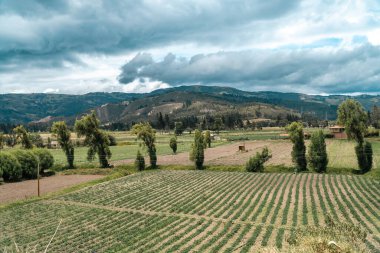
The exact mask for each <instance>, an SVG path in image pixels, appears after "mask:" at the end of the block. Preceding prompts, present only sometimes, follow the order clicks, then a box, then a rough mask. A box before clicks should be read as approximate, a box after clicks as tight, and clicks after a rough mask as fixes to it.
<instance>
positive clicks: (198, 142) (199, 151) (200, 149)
mask: <svg viewBox="0 0 380 253" xmlns="http://www.w3.org/2000/svg"><path fill="white" fill-rule="evenodd" d="M204 159H205V153H204V138H203V134H202V132H201V131H200V130H198V129H196V130H195V133H194V143H193V145H192V150H191V153H190V160H192V161H194V163H195V168H196V169H198V170H201V169H203V162H204Z"/></svg>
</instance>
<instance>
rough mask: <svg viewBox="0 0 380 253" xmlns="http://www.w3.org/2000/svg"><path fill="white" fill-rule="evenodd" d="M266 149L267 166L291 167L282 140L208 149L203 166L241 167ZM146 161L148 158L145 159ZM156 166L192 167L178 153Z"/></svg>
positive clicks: (288, 150)
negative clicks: (270, 155) (269, 153)
mask: <svg viewBox="0 0 380 253" xmlns="http://www.w3.org/2000/svg"><path fill="white" fill-rule="evenodd" d="M242 145H245V148H246V151H247V152H239V151H238V150H239V146H242ZM265 146H266V147H268V148H269V149H270V150H271V151H272V155H273V157H272V158H271V159H270V160H269V161H268V164H273V165H281V164H284V165H291V164H292V161H291V155H290V153H291V149H292V148H291V147H292V144H291V142H290V141H287V140H284V141H279V140H275V141H272V140H265V141H264V140H260V141H245V142H235V143H232V144H228V145H223V146H218V147H214V148H208V149H206V150H205V165H243V164H245V163H246V162H247V160H248V159H249V158H250V157H251V156H253V155H254V154H255V153H256V152H257V151H261V149H262V148H264V147H265ZM146 159H148V158H146ZM157 160H158V164H161V165H193V162H191V161H190V160H189V153H188V152H185V153H179V154H177V155H162V156H158V159H157ZM133 162H134V159H125V160H120V161H114V162H113V164H114V165H120V164H130V163H133Z"/></svg>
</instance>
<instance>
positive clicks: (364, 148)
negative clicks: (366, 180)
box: [355, 141, 373, 173]
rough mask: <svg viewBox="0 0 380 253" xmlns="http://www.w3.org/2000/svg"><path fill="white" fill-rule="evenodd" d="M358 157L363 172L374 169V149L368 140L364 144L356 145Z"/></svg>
mask: <svg viewBox="0 0 380 253" xmlns="http://www.w3.org/2000/svg"><path fill="white" fill-rule="evenodd" d="M355 153H356V157H357V159H358V165H359V169H360V171H361V173H366V172H368V171H370V170H371V169H372V164H373V160H372V159H373V150H372V145H371V143H369V142H368V141H366V142H364V143H363V144H360V143H359V144H358V145H357V146H356V147H355Z"/></svg>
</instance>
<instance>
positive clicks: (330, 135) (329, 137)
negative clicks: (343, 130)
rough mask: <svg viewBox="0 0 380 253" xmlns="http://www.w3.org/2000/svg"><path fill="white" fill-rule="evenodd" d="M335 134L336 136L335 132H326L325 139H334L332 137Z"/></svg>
mask: <svg viewBox="0 0 380 253" xmlns="http://www.w3.org/2000/svg"><path fill="white" fill-rule="evenodd" d="M334 137H335V136H334V134H332V133H326V134H325V139H332V138H334Z"/></svg>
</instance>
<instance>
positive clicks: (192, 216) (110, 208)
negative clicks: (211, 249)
mask: <svg viewBox="0 0 380 253" xmlns="http://www.w3.org/2000/svg"><path fill="white" fill-rule="evenodd" d="M42 203H44V204H55V205H56V204H58V205H69V206H77V207H87V208H95V209H101V210H108V211H114V212H128V213H139V214H144V215H151V216H156V215H159V216H175V217H178V218H188V219H196V220H206V221H212V222H222V223H231V224H240V225H255V226H261V227H273V224H268V223H260V222H253V221H242V220H236V219H225V218H217V217H211V216H207V215H197V214H185V213H171V212H164V211H151V210H149V211H148V210H140V209H135V208H127V207H115V206H103V205H96V204H89V203H81V202H75V201H67V200H44V201H42ZM298 227H307V226H301V225H300V226H298ZM276 228H283V229H286V230H292V229H294V227H292V226H287V225H278V226H276Z"/></svg>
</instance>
